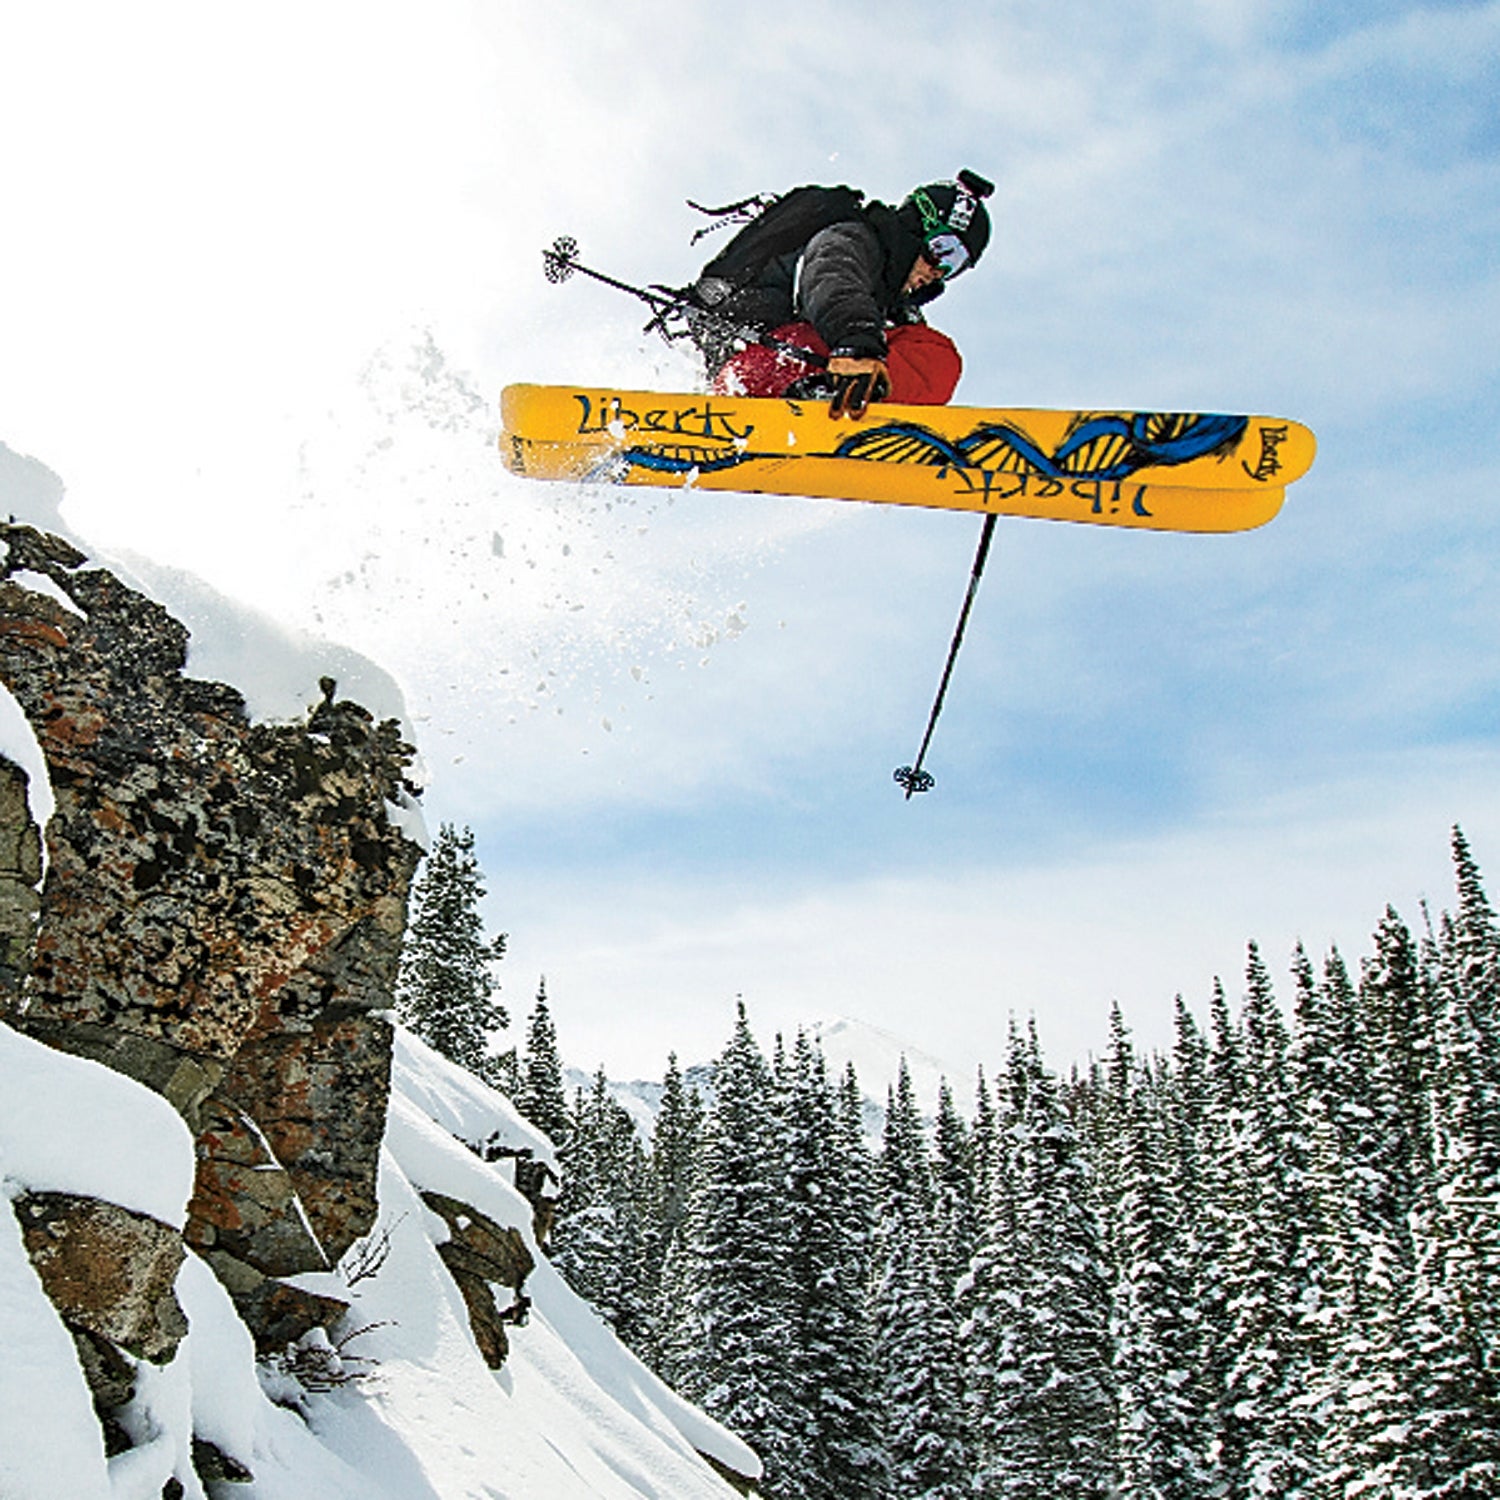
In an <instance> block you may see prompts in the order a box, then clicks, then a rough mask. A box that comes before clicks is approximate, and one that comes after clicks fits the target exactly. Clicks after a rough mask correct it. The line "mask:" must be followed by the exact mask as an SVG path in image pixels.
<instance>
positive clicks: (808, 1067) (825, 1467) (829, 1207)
mask: <svg viewBox="0 0 1500 1500" xmlns="http://www.w3.org/2000/svg"><path fill="white" fill-rule="evenodd" d="M786 1110H787V1115H786V1132H785V1182H786V1192H787V1200H788V1201H787V1227H788V1230H789V1234H788V1240H787V1247H788V1255H787V1280H788V1294H789V1295H788V1330H789V1333H790V1335H791V1344H790V1346H789V1348H788V1350H787V1355H786V1358H787V1363H788V1371H787V1373H788V1375H789V1377H790V1394H791V1399H792V1402H793V1403H794V1405H795V1407H796V1409H797V1411H798V1413H799V1416H798V1420H797V1423H796V1433H797V1437H798V1439H799V1444H798V1446H799V1451H798V1453H797V1457H796V1489H795V1493H796V1494H797V1495H798V1496H800V1497H805V1500H856V1497H859V1496H872V1497H873V1496H878V1495H880V1493H881V1489H882V1485H881V1479H882V1472H881V1461H880V1460H881V1455H880V1453H879V1450H878V1447H877V1442H876V1435H875V1419H874V1409H873V1408H874V1402H873V1392H872V1390H871V1371H872V1366H873V1360H872V1357H871V1347H870V1337H869V1327H868V1324H867V1322H866V1319H865V1307H864V1293H865V1286H864V1284H863V1281H862V1279H861V1278H860V1276H859V1267H860V1255H859V1247H858V1246H857V1245H855V1244H853V1243H851V1240H852V1239H853V1238H854V1237H857V1236H859V1235H861V1233H862V1225H861V1216H860V1214H859V1213H858V1212H857V1210H856V1206H855V1203H854V1199H853V1194H854V1191H855V1189H856V1183H857V1180H858V1176H857V1173H856V1172H855V1171H854V1170H851V1163H850V1162H849V1160H848V1159H847V1157H846V1154H845V1153H846V1151H847V1149H848V1147H849V1144H850V1143H849V1141H848V1138H847V1135H846V1134H845V1133H844V1132H843V1131H841V1129H840V1126H839V1106H838V1101H837V1098H836V1096H835V1093H834V1090H833V1088H832V1087H831V1086H830V1084H829V1082H828V1077H827V1071H826V1068H825V1064H824V1060H823V1055H822V1053H821V1051H819V1050H818V1049H817V1048H816V1047H815V1045H814V1044H813V1043H812V1042H810V1041H809V1040H808V1038H807V1037H806V1035H805V1034H804V1033H802V1032H798V1034H797V1038H796V1043H795V1045H794V1048H793V1052H792V1056H791V1060H790V1074H789V1078H788V1089H787V1096H786Z"/></svg>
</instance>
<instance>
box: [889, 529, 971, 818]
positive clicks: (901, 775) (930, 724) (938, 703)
mask: <svg viewBox="0 0 1500 1500" xmlns="http://www.w3.org/2000/svg"><path fill="white" fill-rule="evenodd" d="M994 534H995V516H994V514H993V513H991V514H990V515H987V516H986V517H985V518H984V529H983V530H982V531H981V532H980V533H979V550H978V551H977V552H976V553H975V554H974V566H973V567H972V568H971V569H970V570H969V589H968V592H967V593H966V594H965V595H964V606H963V608H962V609H961V610H960V611H959V613H958V625H957V626H956V627H955V629H954V631H953V643H952V645H950V646H949V647H948V663H947V665H946V666H945V667H944V668H943V680H942V681H941V682H940V683H939V684H938V690H937V697H936V698H935V699H934V700H933V704H932V712H931V714H929V715H928V717H927V733H926V734H924V735H923V736H922V748H921V749H920V750H918V751H917V759H916V763H915V764H914V765H910V766H901V767H899V768H898V769H897V770H896V772H895V781H896V785H897V786H903V787H905V788H906V800H907V801H908V802H910V801H911V799H912V794H913V793H914V792H930V791H931V790H932V788H933V779H932V773H931V772H930V771H924V770H923V769H922V762H923V760H924V759H925V758H926V755H927V747H928V746H929V745H930V744H931V743H932V731H933V730H934V729H936V728H937V721H938V715H939V714H940V713H942V711H943V699H944V698H945V697H946V696H947V693H948V681H949V679H950V678H951V677H952V676H953V664H954V662H956V661H957V660H958V648H959V647H960V646H961V645H963V639H964V627H965V626H966V625H967V624H968V623H969V611H970V610H971V609H972V608H973V607H974V596H975V594H977V593H978V592H979V578H980V575H981V574H982V573H983V572H984V564H985V561H986V559H987V558H988V557H989V552H990V538H991V537H992V536H993V535H994Z"/></svg>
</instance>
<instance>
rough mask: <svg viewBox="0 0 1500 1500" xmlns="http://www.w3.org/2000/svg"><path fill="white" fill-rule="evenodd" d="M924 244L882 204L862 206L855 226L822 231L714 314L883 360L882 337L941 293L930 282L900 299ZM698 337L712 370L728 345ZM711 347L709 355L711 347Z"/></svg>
mask: <svg viewBox="0 0 1500 1500" xmlns="http://www.w3.org/2000/svg"><path fill="white" fill-rule="evenodd" d="M921 250H922V236H921V233H920V231H919V229H918V228H917V227H916V225H915V224H912V223H908V222H907V216H906V215H905V214H904V213H902V212H899V211H897V210H896V209H892V208H888V207H887V206H886V205H885V204H884V203H871V204H869V205H867V206H866V207H865V208H864V210H863V211H862V213H861V215H860V217H859V218H857V219H848V220H845V221H843V222H842V223H838V224H830V225H829V226H828V227H827V228H826V229H820V230H819V231H818V232H817V233H816V234H815V235H813V237H812V238H811V239H810V240H809V241H808V242H807V244H806V246H805V247H804V248H803V249H802V250H801V251H794V252H792V253H791V254H788V255H783V256H779V257H778V258H777V259H775V260H773V261H771V262H770V263H769V264H768V265H767V266H766V267H765V269H764V270H763V271H762V272H761V273H760V275H759V276H758V277H757V278H756V279H755V281H754V282H752V283H751V285H750V286H748V287H746V288H744V289H743V290H742V291H739V292H734V293H731V295H730V296H729V297H728V298H727V300H724V301H722V302H720V303H719V304H718V305H717V306H716V307H715V308H714V312H715V313H716V314H718V315H719V316H720V317H722V318H724V319H725V320H727V321H728V322H731V323H734V324H737V325H739V326H740V327H743V328H746V329H753V330H754V331H756V332H761V333H763V332H766V331H767V330H769V329H772V328H776V327H778V326H779V325H781V324H783V323H791V322H795V321H799V320H805V321H807V322H809V323H811V324H812V325H813V327H814V328H816V329H817V330H818V332H819V334H821V335H822V337H823V338H824V339H825V340H826V341H827V343H828V347H829V348H830V349H831V350H832V351H833V353H834V354H843V355H848V356H849V357H851V358H855V359H883V358H884V357H885V354H886V341H885V330H886V329H887V328H888V327H890V326H891V325H892V324H897V323H920V322H921V321H922V314H921V312H920V311H919V308H920V307H921V305H923V304H925V303H927V302H930V301H931V300H932V299H933V298H934V297H935V296H937V295H938V294H939V293H940V292H941V291H942V283H941V282H934V283H932V284H930V285H929V286H926V287H924V288H923V289H922V290H921V291H920V292H917V293H915V294H913V295H911V296H906V295H904V294H903V292H902V290H901V289H902V287H903V286H904V285H905V283H906V278H907V276H908V275H909V274H910V272H911V268H912V266H913V264H915V262H916V259H917V256H918V255H919V254H921ZM705 333H706V334H708V337H707V338H705V337H702V336H700V337H699V342H700V344H702V345H703V347H704V352H705V354H707V355H708V357H709V361H710V365H711V367H712V366H713V365H716V364H718V363H720V362H722V358H724V357H727V355H728V353H729V352H730V346H731V344H732V340H731V339H730V338H724V337H722V336H717V337H716V336H715V331H714V330H712V329H711V328H710V327H708V326H707V325H705ZM711 344H712V346H713V347H711V346H710V345H711Z"/></svg>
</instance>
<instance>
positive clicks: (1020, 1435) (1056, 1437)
mask: <svg viewBox="0 0 1500 1500" xmlns="http://www.w3.org/2000/svg"><path fill="white" fill-rule="evenodd" d="M1006 1093H1007V1100H1006V1107H1005V1115H1004V1126H1003V1132H1002V1133H1003V1136H1005V1137H1008V1148H1007V1150H1006V1151H1005V1152H1003V1153H1002V1158H1003V1157H1005V1156H1008V1157H1009V1162H1008V1163H1006V1162H1004V1161H1002V1165H1001V1170H1000V1172H999V1173H998V1174H997V1178H996V1189H997V1191H996V1194H995V1197H994V1198H993V1199H992V1201H991V1205H990V1208H991V1213H990V1222H989V1226H988V1229H987V1232H986V1235H985V1239H984V1241H983V1243H982V1244H981V1247H980V1252H979V1254H978V1256H976V1258H975V1274H976V1278H977V1279H978V1280H979V1282H980V1283H981V1287H982V1290H981V1294H980V1295H981V1309H982V1311H983V1314H984V1315H983V1316H982V1317H979V1318H976V1325H975V1330H974V1337H973V1365H972V1367H971V1387H970V1399H971V1401H973V1402H974V1403H975V1406H976V1408H977V1421H976V1432H977V1437H978V1442H979V1451H978V1454H977V1463H976V1465H975V1476H974V1492H975V1493H976V1494H978V1495H981V1496H984V1497H986V1500H988V1497H997V1500H999V1497H1004V1500H1044V1497H1047V1500H1050V1497H1053V1496H1056V1495H1076V1496H1080V1497H1085V1500H1092V1497H1100V1500H1102V1497H1104V1496H1107V1495H1110V1494H1111V1493H1112V1492H1113V1490H1114V1486H1115V1478H1116V1465H1115V1455H1114V1434H1115V1425H1116V1414H1115V1393H1114V1384H1113V1374H1112V1370H1111V1347H1110V1331H1109V1285H1108V1272H1107V1267H1106V1265H1105V1263H1104V1258H1103V1253H1102V1242H1101V1232H1100V1226H1099V1223H1098V1218H1097V1213H1096V1209H1095V1203H1094V1196H1093V1192H1092V1188H1091V1185H1090V1183H1089V1180H1088V1169H1087V1165H1086V1163H1085V1161H1084V1159H1083V1155H1082V1152H1081V1150H1080V1147H1079V1141H1078V1137H1077V1135H1076V1132H1075V1130H1074V1128H1073V1124H1072V1122H1071V1121H1070V1120H1069V1118H1068V1116H1067V1114H1066V1113H1065V1111H1064V1109H1063V1107H1062V1100H1061V1096H1060V1090H1059V1088H1058V1084H1057V1080H1056V1079H1055V1078H1054V1077H1053V1076H1052V1075H1051V1074H1049V1073H1048V1072H1047V1071H1046V1070H1045V1068H1044V1067H1043V1066H1042V1060H1041V1052H1040V1048H1039V1047H1038V1045H1037V1042H1036V1037H1035V1033H1034V1031H1033V1033H1032V1034H1031V1036H1030V1037H1029V1038H1028V1039H1027V1041H1026V1043H1025V1044H1023V1045H1020V1046H1018V1044H1017V1041H1016V1039H1014V1038H1013V1041H1012V1057H1011V1062H1010V1066H1009V1068H1008V1076H1007V1090H1006ZM1007 1177H1008V1178H1009V1186H1010V1188H1011V1190H1012V1191H1013V1193H1014V1208H1013V1209H1011V1208H1008V1206H1007V1205H1006V1204H1005V1203H1004V1202H1003V1201H1002V1197H1003V1195H1004V1193H1005V1191H1006V1185H1005V1182H1006V1178H1007Z"/></svg>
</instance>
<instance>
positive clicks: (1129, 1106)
mask: <svg viewBox="0 0 1500 1500" xmlns="http://www.w3.org/2000/svg"><path fill="white" fill-rule="evenodd" d="M1125 1102H1126V1109H1125V1114H1124V1116H1123V1118H1122V1119H1121V1120H1120V1129H1121V1131H1122V1133H1123V1150H1122V1151H1121V1153H1120V1155H1121V1161H1120V1199H1119V1203H1118V1206H1117V1210H1116V1213H1117V1221H1116V1227H1115V1255H1116V1262H1115V1264H1116V1272H1115V1284H1114V1294H1113V1299H1112V1305H1113V1313H1112V1318H1111V1331H1112V1334H1113V1340H1114V1377H1115V1387H1116V1391H1117V1393H1118V1400H1119V1426H1118V1439H1117V1454H1118V1462H1119V1470H1120V1486H1119V1493H1120V1495H1121V1496H1122V1497H1124V1500H1197V1497H1198V1496H1200V1495H1202V1494H1203V1493H1204V1491H1205V1488H1206V1476H1205V1474H1204V1472H1203V1466H1202V1461H1201V1456H1200V1452H1201V1450H1200V1444H1201V1437H1202V1431H1201V1423H1200V1421H1199V1419H1198V1411H1197V1408H1196V1405H1195V1401H1194V1396H1193V1392H1192V1389H1191V1379H1192V1372H1193V1367H1194V1362H1195V1359H1196V1355H1197V1352H1198V1351H1197V1330H1196V1327H1195V1322H1194V1308H1193V1287H1192V1268H1191V1265H1190V1263H1189V1260H1188V1255H1187V1242H1186V1240H1185V1238H1184V1235H1183V1232H1182V1224H1181V1220H1180V1200H1178V1199H1176V1198H1175V1196H1174V1193H1173V1187H1174V1184H1173V1174H1172V1169H1171V1161H1170V1153H1169V1150H1168V1146H1167V1139H1166V1131H1165V1128H1164V1121H1163V1117H1162V1112H1161V1110H1160V1107H1159V1105H1158V1103H1157V1101H1156V1100H1155V1099H1154V1098H1153V1096H1152V1091H1151V1088H1150V1086H1149V1085H1148V1083H1147V1081H1146V1080H1145V1079H1144V1078H1142V1077H1137V1078H1136V1079H1135V1080H1134V1081H1133V1082H1132V1083H1131V1085H1130V1087H1129V1090H1128V1093H1127V1095H1126V1101H1125Z"/></svg>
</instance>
